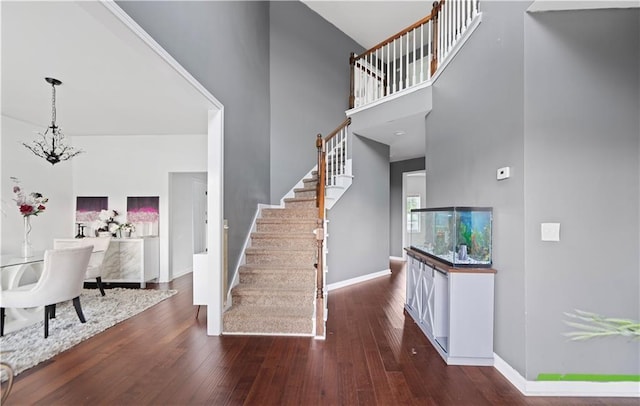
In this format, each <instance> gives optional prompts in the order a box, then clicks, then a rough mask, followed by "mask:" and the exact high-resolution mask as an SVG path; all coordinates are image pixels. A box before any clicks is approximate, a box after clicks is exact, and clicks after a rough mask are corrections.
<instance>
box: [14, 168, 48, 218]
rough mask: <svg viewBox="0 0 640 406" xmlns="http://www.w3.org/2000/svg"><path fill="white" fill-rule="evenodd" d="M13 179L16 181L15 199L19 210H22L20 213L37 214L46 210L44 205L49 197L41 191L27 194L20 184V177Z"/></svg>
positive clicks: (26, 214)
mask: <svg viewBox="0 0 640 406" xmlns="http://www.w3.org/2000/svg"><path fill="white" fill-rule="evenodd" d="M11 180H13V182H14V183H15V185H14V186H13V193H14V195H15V198H14V199H13V201H15V202H16V205H17V206H18V210H20V214H22V215H23V216H25V217H27V216H37V215H38V213H40V212H42V211H44V209H45V206H44V205H45V203H47V202H48V201H49V199H47V198H46V197H44V196H43V195H42V193H39V192H31V193H28V194H27V193H25V192H24V191H23V190H22V188H21V187H20V186H19V183H20V181H19V180H18V178H15V177H12V178H11Z"/></svg>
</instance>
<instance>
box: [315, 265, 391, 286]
mask: <svg viewBox="0 0 640 406" xmlns="http://www.w3.org/2000/svg"><path fill="white" fill-rule="evenodd" d="M390 274H391V270H390V269H385V270H382V271H379V272H374V273H370V274H367V275H362V276H358V277H357V278H352V279H347V280H345V281H341V282H336V283H332V284H329V285H327V291H328V292H331V291H332V290H334V289H340V288H344V287H347V286H351V285H355V284H356V283H360V282H365V281H368V280H370V279H375V278H379V277H381V276H386V275H390Z"/></svg>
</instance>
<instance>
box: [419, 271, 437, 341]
mask: <svg viewBox="0 0 640 406" xmlns="http://www.w3.org/2000/svg"><path fill="white" fill-rule="evenodd" d="M421 282H422V284H421V289H420V291H421V293H422V303H421V305H422V306H421V307H420V322H421V323H422V324H424V326H425V327H426V329H427V331H428V332H429V334H431V335H433V316H434V312H433V299H434V297H433V295H434V291H433V287H434V286H433V268H431V267H430V266H429V265H427V264H423V267H422V280H421Z"/></svg>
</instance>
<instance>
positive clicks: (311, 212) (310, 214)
mask: <svg viewBox="0 0 640 406" xmlns="http://www.w3.org/2000/svg"><path fill="white" fill-rule="evenodd" d="M262 215H263V216H264V217H263V218H274V217H275V218H306V219H314V218H317V217H318V209H316V208H315V207H305V208H291V207H286V208H268V209H263V210H262Z"/></svg>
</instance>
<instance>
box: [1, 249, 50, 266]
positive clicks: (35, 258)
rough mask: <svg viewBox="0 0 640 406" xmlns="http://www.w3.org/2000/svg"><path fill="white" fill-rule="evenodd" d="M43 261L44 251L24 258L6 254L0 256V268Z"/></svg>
mask: <svg viewBox="0 0 640 406" xmlns="http://www.w3.org/2000/svg"><path fill="white" fill-rule="evenodd" d="M42 261H44V251H35V252H34V253H33V255H32V256H30V257H28V258H25V257H23V256H21V255H19V254H17V255H16V254H6V255H1V256H0V268H5V267H9V266H17V265H27V264H34V263H36V262H42Z"/></svg>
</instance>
